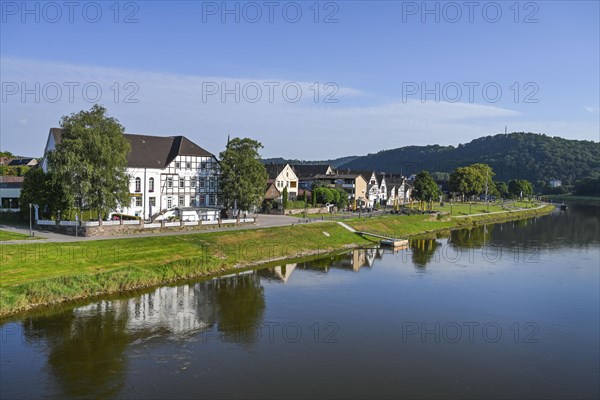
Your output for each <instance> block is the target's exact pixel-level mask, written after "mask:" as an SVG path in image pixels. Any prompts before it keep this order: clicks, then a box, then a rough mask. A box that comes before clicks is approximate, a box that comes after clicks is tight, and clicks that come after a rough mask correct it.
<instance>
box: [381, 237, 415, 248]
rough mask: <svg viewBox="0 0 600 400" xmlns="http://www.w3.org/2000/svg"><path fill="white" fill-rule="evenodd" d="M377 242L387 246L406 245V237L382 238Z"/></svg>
mask: <svg viewBox="0 0 600 400" xmlns="http://www.w3.org/2000/svg"><path fill="white" fill-rule="evenodd" d="M379 243H380V244H381V245H382V246H387V247H408V240H406V239H383V240H382V241H381V242H379Z"/></svg>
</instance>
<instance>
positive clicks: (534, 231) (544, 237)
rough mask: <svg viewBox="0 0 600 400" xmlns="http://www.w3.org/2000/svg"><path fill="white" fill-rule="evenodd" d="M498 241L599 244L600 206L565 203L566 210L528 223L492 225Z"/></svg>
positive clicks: (521, 221)
mask: <svg viewBox="0 0 600 400" xmlns="http://www.w3.org/2000/svg"><path fill="white" fill-rule="evenodd" d="M494 239H495V240H496V241H498V242H509V243H510V242H516V243H524V244H526V243H530V242H535V243H539V244H542V245H551V246H553V247H560V246H562V245H563V244H570V245H578V246H587V245H589V244H592V243H598V242H600V207H598V206H594V205H583V204H569V208H568V209H567V210H566V211H560V210H558V209H557V211H556V212H554V213H552V214H550V215H547V216H543V217H538V218H532V219H528V220H520V221H511V222H506V223H503V224H496V225H495V227H494Z"/></svg>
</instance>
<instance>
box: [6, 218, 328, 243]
mask: <svg viewBox="0 0 600 400" xmlns="http://www.w3.org/2000/svg"><path fill="white" fill-rule="evenodd" d="M300 221H306V220H305V219H299V218H297V217H289V216H284V215H263V214H259V216H258V219H257V222H256V224H255V225H242V226H236V227H227V228H210V229H198V230H191V231H179V230H176V229H174V228H173V231H172V232H171V231H168V232H158V233H139V234H130V235H118V236H102V237H75V236H70V235H63V234H60V233H55V232H50V231H46V230H40V229H34V230H33V232H34V235H35V236H36V237H38V238H43V239H41V240H31V239H27V240H7V241H3V242H0V244H32V243H65V242H86V241H90V240H114V239H134V238H140V237H155V236H175V235H196V234H203V233H208V232H223V231H237V230H246V229H260V228H271V227H275V226H291V225H296V224H298V223H300ZM311 222H321V221H320V220H316V221H311ZM0 230H3V231H7V232H15V233H22V234H25V235H29V228H28V227H14V226H7V225H0Z"/></svg>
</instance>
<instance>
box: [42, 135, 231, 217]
mask: <svg viewBox="0 0 600 400" xmlns="http://www.w3.org/2000/svg"><path fill="white" fill-rule="evenodd" d="M61 135H62V129H60V128H52V129H50V132H49V134H48V139H47V141H46V148H45V152H44V154H45V155H46V154H48V152H51V151H53V150H54V149H55V148H56V146H57V145H58V144H59V143H60V142H61ZM124 136H125V138H126V139H127V140H128V141H129V144H130V145H131V151H130V152H129V154H128V156H127V171H126V172H127V174H128V175H129V176H130V181H129V192H130V195H131V197H130V198H131V201H130V203H129V204H123V205H122V206H121V207H120V208H119V209H118V210H115V211H117V212H122V213H124V214H129V215H135V216H138V217H141V218H143V219H153V218H156V217H159V216H160V215H161V214H164V213H166V212H168V211H171V210H174V209H178V210H187V211H192V210H193V211H195V212H196V213H197V214H198V215H203V216H204V218H207V219H214V218H217V216H218V210H219V209H220V207H221V205H222V198H221V193H220V189H219V177H220V166H219V162H218V160H217V158H216V157H215V156H214V155H213V154H212V153H210V152H208V151H207V150H205V149H203V148H202V147H200V146H198V145H197V144H196V143H194V142H192V141H191V140H189V139H188V138H186V137H185V136H149V135H137V134H124ZM47 167H48V166H47V160H46V157H45V156H44V160H43V161H42V168H44V170H45V171H46V170H47Z"/></svg>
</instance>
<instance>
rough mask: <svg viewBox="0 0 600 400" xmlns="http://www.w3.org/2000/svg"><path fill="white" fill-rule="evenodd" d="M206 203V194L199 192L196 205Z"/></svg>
mask: <svg viewBox="0 0 600 400" xmlns="http://www.w3.org/2000/svg"><path fill="white" fill-rule="evenodd" d="M205 204H206V196H205V195H203V194H201V195H200V197H199V200H198V205H199V206H203V205H205Z"/></svg>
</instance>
